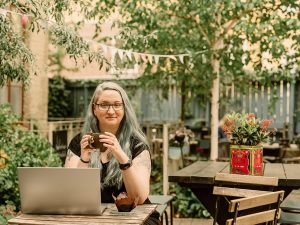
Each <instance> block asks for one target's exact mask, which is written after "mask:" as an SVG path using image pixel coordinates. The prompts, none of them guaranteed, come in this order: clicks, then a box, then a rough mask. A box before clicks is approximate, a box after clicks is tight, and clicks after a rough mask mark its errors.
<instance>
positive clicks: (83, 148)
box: [65, 135, 95, 168]
mask: <svg viewBox="0 0 300 225" xmlns="http://www.w3.org/2000/svg"><path fill="white" fill-rule="evenodd" d="M89 138H90V136H89V135H84V136H83V137H82V139H81V140H80V142H79V139H77V141H76V139H73V140H72V141H71V143H72V144H70V146H73V148H75V149H77V148H80V157H79V156H78V155H76V154H75V153H74V152H73V151H72V150H71V149H68V152H67V157H66V160H65V167H67V168H87V167H89V161H90V155H91V152H94V151H95V149H90V148H88V145H89ZM78 145H79V146H78ZM70 146H69V147H70ZM78 150H79V149H78Z"/></svg>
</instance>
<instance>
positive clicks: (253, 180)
mask: <svg viewBox="0 0 300 225" xmlns="http://www.w3.org/2000/svg"><path fill="white" fill-rule="evenodd" d="M215 181H220V182H228V183H240V184H255V185H266V186H278V177H264V176H251V175H240V174H228V173H217V174H216V176H215Z"/></svg>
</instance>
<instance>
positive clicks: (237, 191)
mask: <svg viewBox="0 0 300 225" xmlns="http://www.w3.org/2000/svg"><path fill="white" fill-rule="evenodd" d="M266 193H268V191H258V190H250V189H241V188H229V187H218V186H215V187H214V190H213V194H214V195H222V196H232V197H251V196H257V195H261V194H266Z"/></svg>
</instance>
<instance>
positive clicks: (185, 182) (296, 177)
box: [169, 161, 300, 215]
mask: <svg viewBox="0 0 300 225" xmlns="http://www.w3.org/2000/svg"><path fill="white" fill-rule="evenodd" d="M299 171H300V164H283V163H266V164H264V175H263V176H268V177H278V179H279V180H278V186H277V187H274V190H284V191H285V197H286V196H287V195H288V194H289V193H290V192H291V191H292V190H293V189H298V188H300V174H299ZM218 172H226V173H228V172H229V163H228V162H215V161H197V162H195V163H193V164H191V165H189V166H187V167H185V168H183V169H181V170H179V171H177V172H175V173H173V174H171V175H169V182H176V183H178V184H179V185H181V186H184V187H189V188H190V189H191V190H192V191H193V192H194V194H195V195H196V196H197V197H198V199H199V200H200V201H201V203H202V204H203V205H204V206H205V208H206V209H207V210H208V211H209V212H210V214H211V215H214V212H215V200H216V196H214V195H213V194H212V193H213V186H214V177H215V175H216V173H218ZM237 185H238V184H237Z"/></svg>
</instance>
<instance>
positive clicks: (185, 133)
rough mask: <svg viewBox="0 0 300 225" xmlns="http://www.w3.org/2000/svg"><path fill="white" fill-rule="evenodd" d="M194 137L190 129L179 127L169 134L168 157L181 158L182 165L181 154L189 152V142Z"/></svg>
mask: <svg viewBox="0 0 300 225" xmlns="http://www.w3.org/2000/svg"><path fill="white" fill-rule="evenodd" d="M193 138H194V133H193V132H192V131H191V130H190V129H186V128H185V127H180V128H179V129H178V130H176V131H175V133H174V134H170V136H169V157H170V158H171V159H179V158H180V157H181V159H182V165H183V166H184V160H183V155H184V154H188V153H189V142H190V140H191V139H193Z"/></svg>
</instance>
